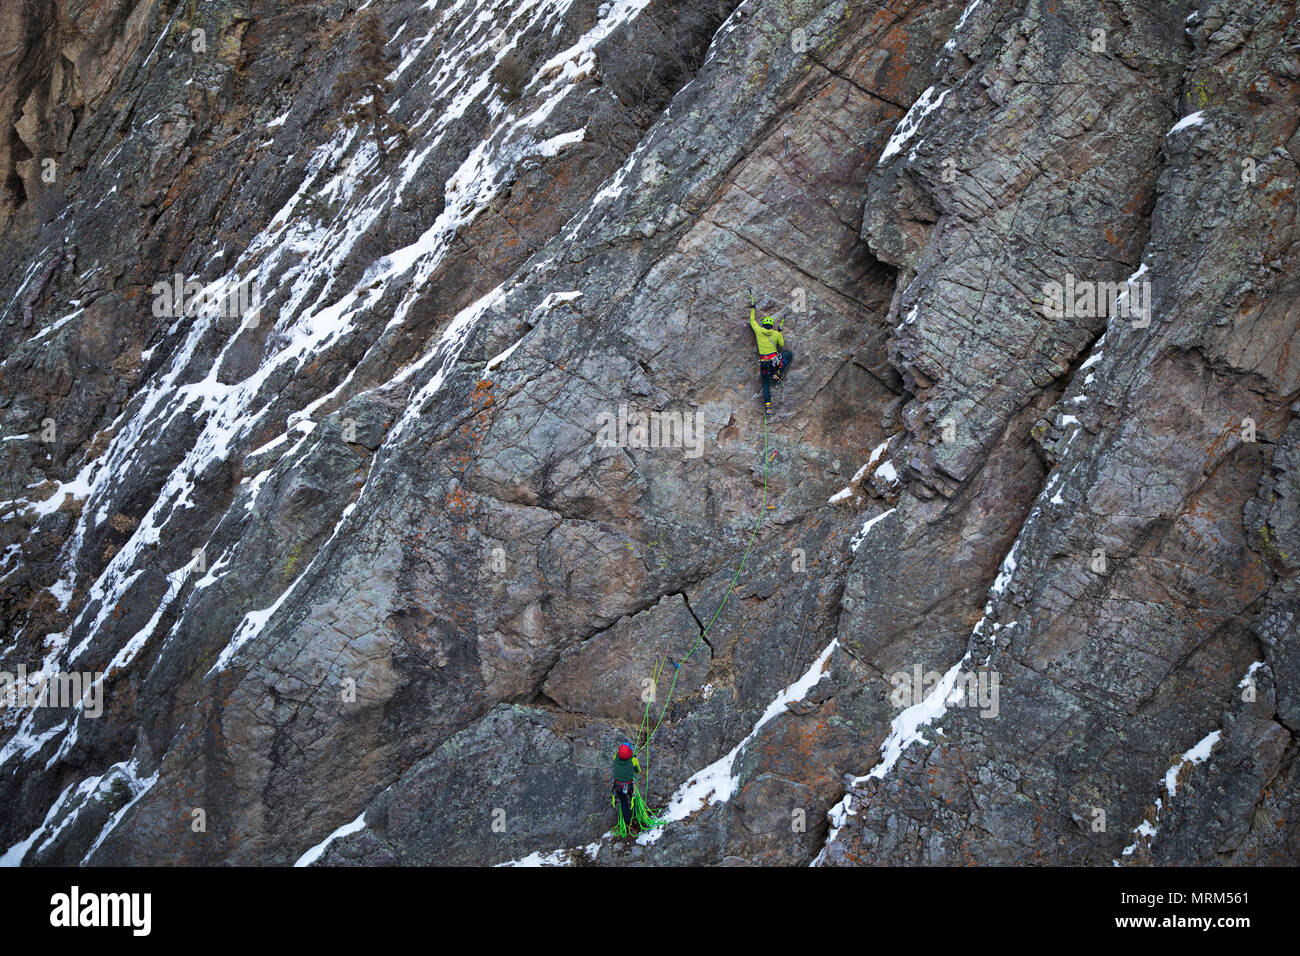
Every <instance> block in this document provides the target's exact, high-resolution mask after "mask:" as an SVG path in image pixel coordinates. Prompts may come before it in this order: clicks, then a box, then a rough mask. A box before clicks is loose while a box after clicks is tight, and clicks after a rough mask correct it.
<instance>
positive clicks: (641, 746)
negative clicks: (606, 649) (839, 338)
mask: <svg viewBox="0 0 1300 956" xmlns="http://www.w3.org/2000/svg"><path fill="white" fill-rule="evenodd" d="M767 447H768V437H767V416H766V415H764V416H763V507H762V508H761V509H760V510H759V513H758V520H757V521H756V522H754V527H753V529H752V530H751V531H750V534H749V544H748V545H746V547H745V553H744V554H742V555H741V556H740V566H739V567H737V568H736V573H735V575H734V576H733V577H732V579H731V584H730V585H729V586H728V587H727V592H726V593H725V594H724V595H723V596H722V603H721V604H719V605H718V609H717V610H716V611H714V612H713V617H711V618H709V623H708V624H707V625H706V626H705V627H704V629H703V630H701V631H700V636H699V637H698V638H696V640H695V643H694V644H692V645H691V649H690V650H689V651H687V652H686V656H685V657H683V658H682V659H681V661H680V662H673V661H672V660H671V659H670V658H669V657H668V655H667V654H665V655H664V658H663V660H661V661H660V662H659V663H658V664H657V665H656V667H655V671H654V676H653V681H654V683H653V685H652V686H654V687H658V686H659V675H660V674H662V673H663V668H664V664H665V663H672V664H673V679H672V681H671V683H670V684H669V685H668V696H667V697H666V698H665V699H664V706H663V708H662V709H661V710H660V711H659V719H658V720H657V721H655V725H654V727H653V728H651V729H650V732H649V733H648V734H646V737H645V740H644V741H641V742H640V743H638V745H637V747H636V753H638V754H640V753H641V752H642V751H644V750H645V749H646V747H648V746H650V741H651V740H653V739H654V736H655V734H656V733H658V732H659V727H660V725H662V724H663V722H664V716H665V715H666V714H667V713H668V705H669V704H671V703H672V700H673V691H674V690H676V688H677V675H678V674H680V673H681V667H682V665H683V664H685V663H686V662H687V661H689V660H690V659H691V655H693V654H694V653H695V650H696V648H698V647H699V646H700V644H701V643H703V641H704V638H705V637H706V636H707V635H708V633H709V631H710V630H711V629H712V628H713V624H714V622H715V621H717V619H718V615H720V614H721V613H722V609H723V608H724V607H726V606H727V600H728V598H730V597H731V592H732V591H734V590H735V589H736V585H737V583H739V581H740V575H741V574H742V573H743V572H744V570H745V562H746V561H747V560H748V559H749V552H750V551H751V550H753V548H754V542H755V541H756V540H757V539H758V530H759V528H761V527H762V525H763V520H764V519H765V518H766V517H767V465H768V456H767ZM652 702H653V701H650V700H647V701H646V705H645V713H644V714H643V715H642V717H641V726H640V727H639V728H637V732H636V736H637V739H638V740H640V738H641V735H642V734H643V733H645V731H646V725H647V724H648V723H649V720H650V704H651V703H652Z"/></svg>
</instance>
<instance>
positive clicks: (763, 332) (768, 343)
mask: <svg viewBox="0 0 1300 956" xmlns="http://www.w3.org/2000/svg"><path fill="white" fill-rule="evenodd" d="M754 314H755V313H754V308H753V306H751V307H750V309H749V327H750V328H751V329H753V330H754V338H756V339H757V340H758V354H759V355H771V354H772V353H773V352H776V351H778V350H779V349H783V348H785V337H784V336H783V335H781V332H780V331H779V330H778V329H775V328H771V329H765V328H763V327H762V326H761V325H759V324H758V320H757V319H755V318H754Z"/></svg>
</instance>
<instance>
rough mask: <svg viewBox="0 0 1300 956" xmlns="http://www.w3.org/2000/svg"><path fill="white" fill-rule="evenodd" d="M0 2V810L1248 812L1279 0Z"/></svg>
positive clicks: (846, 836)
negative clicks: (757, 326)
mask: <svg viewBox="0 0 1300 956" xmlns="http://www.w3.org/2000/svg"><path fill="white" fill-rule="evenodd" d="M19 6H20V7H21V9H15V11H14V12H12V13H5V14H4V15H3V21H0V35H3V36H4V37H7V38H9V40H7V41H6V43H5V44H4V48H5V50H6V51H19V52H17V53H12V52H6V53H4V54H3V57H5V58H3V59H0V86H3V88H4V90H5V96H4V97H2V98H0V102H4V103H6V104H9V107H8V108H9V109H10V113H9V114H6V115H5V116H4V117H0V120H3V122H4V123H5V124H6V125H7V127H8V128H9V129H10V133H9V134H8V135H6V136H4V137H0V168H3V170H4V175H5V180H4V182H5V193H4V197H5V198H4V199H3V208H0V223H4V225H3V226H0V228H3V230H4V236H5V241H4V243H3V244H2V245H0V265H3V267H4V268H3V269H2V270H0V276H3V277H4V278H3V279H0V284H2V286H3V287H2V288H0V303H3V305H4V312H3V314H2V315H0V323H3V332H4V347H3V356H4V359H3V365H2V366H0V384H2V390H0V419H2V420H3V431H4V435H3V437H4V441H3V443H0V453H3V455H4V458H5V465H6V468H5V475H6V479H5V482H6V484H5V488H4V492H3V496H4V498H5V499H6V500H5V501H4V502H3V506H2V507H0V512H2V513H3V515H4V521H3V524H0V535H2V536H3V537H2V539H0V620H2V621H3V642H2V643H0V671H3V672H5V673H6V674H17V673H19V671H20V668H21V669H22V672H23V673H27V674H40V675H44V676H45V677H46V678H50V679H53V678H54V677H55V676H56V675H63V676H66V675H78V676H80V675H82V674H85V675H88V676H87V680H88V681H89V682H90V683H88V684H87V686H90V687H91V689H92V690H91V693H90V694H89V695H87V696H86V697H85V698H84V700H83V702H82V703H81V705H79V706H78V705H75V704H74V705H72V706H42V707H32V706H26V705H24V704H23V703H22V702H19V701H17V700H15V701H14V703H13V705H12V706H7V707H5V708H4V709H3V710H0V807H3V808H4V812H3V813H0V854H3V856H2V859H3V862H5V863H8V864H27V865H41V864H46V865H50V864H78V863H84V864H89V865H100V864H148V865H157V864H220V863H237V864H267V865H287V864H291V863H294V862H296V861H301V862H304V863H309V862H316V863H324V864H334V865H407V864H438V863H449V864H450V863H457V864H500V863H506V862H511V861H521V860H523V861H527V862H542V863H570V864H582V865H587V864H595V865H620V864H647V863H648V864H656V863H657V864H678V865H680V864H710V865H713V864H743V863H759V864H785V865H791V864H805V863H809V862H818V863H823V864H850V865H853V864H954V863H966V862H973V863H995V864H1029V863H1048V864H1092V865H1106V866H1109V865H1111V864H1112V862H1116V861H1117V862H1119V863H1128V864H1156V865H1167V864H1211V863H1248V864H1269V863H1294V862H1296V861H1297V860H1298V859H1300V822H1298V818H1297V813H1300V807H1297V805H1296V800H1297V797H1296V794H1297V792H1300V787H1298V786H1297V784H1298V782H1300V781H1297V773H1300V771H1298V770H1297V765H1296V761H1295V756H1296V751H1297V739H1296V734H1297V733H1300V696H1297V695H1298V694H1300V690H1298V688H1300V583H1297V582H1298V579H1297V570H1298V569H1300V524H1298V523H1297V520H1298V519H1297V514H1298V513H1300V512H1298V511H1297V501H1298V500H1300V484H1298V483H1300V471H1298V470H1297V461H1298V460H1300V452H1297V443H1298V442H1300V424H1298V423H1297V420H1296V416H1295V412H1296V411H1297V409H1298V408H1300V353H1293V350H1292V348H1291V344H1292V340H1293V339H1294V338H1295V336H1296V332H1297V327H1298V326H1300V304H1298V303H1300V278H1298V277H1300V268H1298V263H1297V258H1298V255H1300V245H1298V243H1297V238H1298V236H1297V223H1296V210H1297V203H1296V187H1297V179H1298V178H1300V171H1298V170H1297V161H1298V160H1300V137H1298V136H1297V124H1298V123H1300V110H1298V109H1297V108H1296V107H1297V102H1298V101H1300V25H1298V24H1297V20H1296V14H1295V9H1294V7H1293V6H1288V5H1283V4H1276V3H1270V2H1266V0H1236V2H1234V3H1231V4H1229V3H1223V2H1218V0H1192V2H1186V3H1180V4H1166V5H1148V4H1141V3H1137V2H1120V3H1116V4H1111V5H1108V6H1106V7H1105V8H1104V9H1103V8H1098V7H1096V6H1095V5H1090V4H1083V3H1077V2H1073V0H1060V2H1056V3H1053V4H1043V3H1040V2H1037V0H973V2H970V3H969V4H968V5H966V6H963V5H961V4H950V3H947V2H938V0H895V2H892V3H888V4H886V3H875V2H869V3H865V4H844V3H830V4H827V3H822V2H811V0H809V2H804V0H794V2H793V3H790V2H782V3H775V2H771V0H744V2H741V3H736V2H729V0H728V2H721V3H717V2H712V0H686V2H678V3H669V2H667V0H612V2H609V3H603V4H597V3H595V2H576V3H567V2H562V0H556V2H551V0H538V2H535V3H521V4H514V5H510V4H501V5H495V4H492V3H488V2H486V0H482V2H475V0H460V2H451V0H438V2H434V3H430V4H425V3H423V2H417V0H390V2H383V3H372V4H370V5H369V8H368V9H366V10H362V9H360V8H361V7H362V4H361V3H359V2H354V0H338V2H330V3H325V2H322V3H290V2H287V0H255V2H252V3H242V4H240V3H232V2H226V0H214V2H211V3H203V4H199V5H192V4H190V5H187V4H180V3H169V2H166V0H163V2H157V3H148V2H143V3H131V2H127V0H117V2H112V0H110V2H102V3H96V4H90V5H78V4H75V3H71V2H65V0H51V2H48V3H45V4H24V5H19ZM372 15H377V16H378V17H379V18H380V26H381V32H382V35H383V36H384V37H388V38H390V39H389V41H388V43H387V46H386V48H385V51H384V53H383V54H382V56H380V55H379V54H377V53H376V52H375V51H374V50H371V49H368V48H367V46H366V44H365V43H364V42H363V37H364V36H365V32H366V30H365V25H366V18H367V17H369V16H372ZM10 41H12V42H10ZM376 57H379V59H380V60H382V62H374V61H375V59H376ZM358 67H365V68H369V69H371V70H372V71H376V72H377V73H378V74H380V75H387V76H388V77H389V79H390V81H391V84H392V89H391V90H390V91H389V93H388V94H387V102H388V106H389V108H390V111H391V114H392V116H393V118H394V119H395V120H396V121H397V123H400V124H401V125H402V127H404V128H405V133H403V134H400V135H399V134H396V133H394V134H393V135H391V136H389V137H387V138H385V139H384V140H383V141H382V143H381V141H380V140H379V137H378V136H377V134H376V133H375V132H374V130H373V129H371V128H369V127H367V126H365V125H364V124H362V125H355V124H353V125H349V124H348V123H347V122H346V121H345V119H344V116H343V114H342V113H341V112H340V109H339V107H338V106H337V105H336V103H335V102H334V98H333V95H332V94H333V91H334V89H335V85H336V82H337V80H338V78H339V77H340V76H342V75H343V74H345V73H347V72H348V71H349V70H352V69H355V68H358ZM13 104H17V105H16V106H15V105H13ZM381 146H382V148H381ZM47 159H49V160H52V161H53V163H52V164H50V163H45V162H44V161H45V160H47ZM47 169H53V170H54V173H53V176H52V179H50V178H43V177H42V175H41V173H42V171H44V170H47ZM6 220H7V222H6ZM751 290H753V292H754V294H755V295H756V296H757V297H758V298H759V300H760V307H761V308H762V309H763V310H764V311H767V312H773V313H775V314H778V315H780V316H782V317H783V318H784V319H785V323H784V331H785V333H786V335H787V337H788V340H789V343H790V345H791V346H792V347H793V349H794V351H795V354H796V357H795V363H794V365H793V367H792V369H791V371H790V373H789V375H788V376H787V380H786V381H785V383H784V384H782V385H781V386H779V388H778V392H777V399H776V402H775V406H776V407H775V409H774V411H773V414H772V415H771V416H770V417H769V418H768V419H767V420H766V421H765V419H764V416H763V413H762V408H761V399H760V397H759V387H758V386H759V383H758V376H757V374H756V370H755V368H754V342H753V336H752V334H751V333H750V331H749V329H748V326H747V324H746V320H747V318H748V306H749V295H750V291H751ZM37 680H38V681H39V680H40V678H37ZM0 690H3V687H2V686H0ZM64 703H65V704H66V703H68V702H67V701H65V702H64ZM625 738H627V739H634V740H635V741H636V742H637V744H638V745H642V744H644V749H643V751H642V756H641V760H642V762H643V763H644V764H645V765H646V769H647V771H648V776H647V777H646V778H645V779H644V780H643V781H642V787H643V789H644V792H645V793H646V795H647V799H648V800H649V802H650V803H651V805H653V806H656V807H663V808H665V810H664V812H665V814H666V816H667V817H668V818H669V819H670V821H671V822H670V823H669V825H668V826H666V827H664V828H663V829H661V830H657V831H656V832H655V835H654V836H653V837H647V838H643V839H642V840H641V841H640V842H639V843H636V844H631V845H624V844H621V843H616V842H615V841H612V840H611V839H609V838H608V837H607V836H606V833H607V831H608V829H609V827H610V826H611V824H612V823H613V815H612V810H611V809H610V807H609V791H608V773H609V764H610V761H611V760H612V758H613V754H614V750H615V748H616V746H617V744H618V743H619V742H620V741H621V740H623V739H625Z"/></svg>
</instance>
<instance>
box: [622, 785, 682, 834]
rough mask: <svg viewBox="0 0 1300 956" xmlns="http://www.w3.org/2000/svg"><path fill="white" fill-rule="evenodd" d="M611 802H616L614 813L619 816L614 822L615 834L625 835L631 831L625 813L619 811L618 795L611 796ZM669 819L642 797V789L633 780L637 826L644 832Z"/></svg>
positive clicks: (634, 817)
mask: <svg viewBox="0 0 1300 956" xmlns="http://www.w3.org/2000/svg"><path fill="white" fill-rule="evenodd" d="M610 802H611V803H613V804H614V815H615V816H616V817H618V822H617V823H615V824H614V830H613V833H614V836H617V837H625V836H627V835H628V833H629V832H630V828H629V826H628V823H627V821H625V820H624V819H623V814H622V813H620V812H619V811H618V796H617V795H615V796H612V797H610ZM667 822H668V821H667V820H665V819H663V817H661V816H659V813H658V811H656V810H651V809H650V808H649V807H647V806H646V803H645V801H644V800H642V799H641V790H640V789H639V788H638V787H637V785H636V781H633V782H632V823H635V824H636V828H637V829H638V830H639V831H640V832H642V833H644V832H645V831H646V830H651V829H653V828H654V827H661V826H663V825H664V824H665V823H667Z"/></svg>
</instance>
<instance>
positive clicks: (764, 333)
mask: <svg viewBox="0 0 1300 956" xmlns="http://www.w3.org/2000/svg"><path fill="white" fill-rule="evenodd" d="M756 316H757V313H756V312H755V310H754V299H753V296H750V302H749V327H750V328H751V329H753V330H754V338H755V339H756V340H757V341H758V372H759V374H760V375H761V376H762V377H763V413H764V414H767V413H768V412H770V411H771V410H772V383H773V382H776V383H777V384H778V385H780V384H781V377H782V376H783V375H785V370H786V369H788V368H789V367H790V363H791V362H792V361H793V360H794V352H792V351H790V350H789V349H787V348H786V347H785V336H783V335H782V334H781V330H780V329H778V328H776V323H775V322H774V321H773V320H772V317H771V316H770V315H765V316H763V323H762V325H760V324H759V323H758V319H757V317H756Z"/></svg>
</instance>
